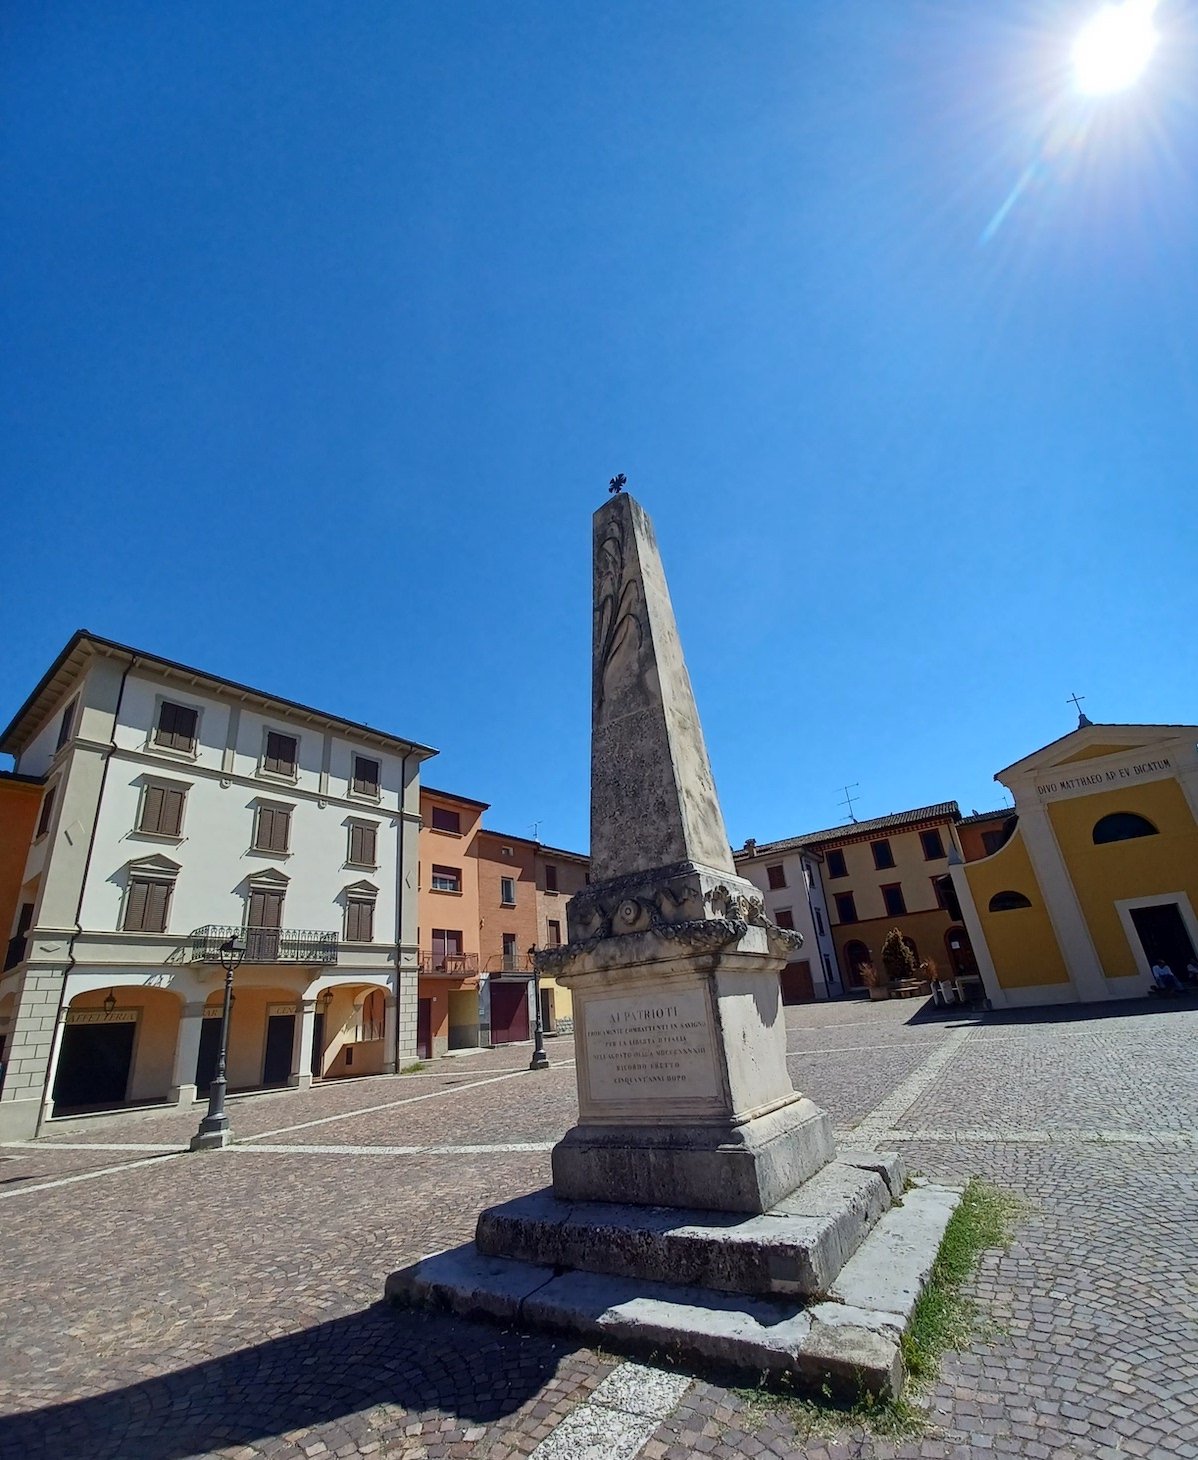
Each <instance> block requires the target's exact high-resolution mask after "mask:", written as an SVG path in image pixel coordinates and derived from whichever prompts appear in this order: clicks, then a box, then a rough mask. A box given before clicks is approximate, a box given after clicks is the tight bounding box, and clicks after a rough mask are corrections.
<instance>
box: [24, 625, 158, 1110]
mask: <svg viewBox="0 0 1198 1460" xmlns="http://www.w3.org/2000/svg"><path fill="white" fill-rule="evenodd" d="M136 663H137V655H136V654H135V655H134V656H133V658H132V659H130V660H129V662H128V664H126V665H125V670H124V673H123V674H122V675H121V687H120V689H119V690H117V694H116V709H115V710H114V711H113V712H112V745H111V746H110V747H109V750H108V752H107V754H106V755H105V756H104V769H103V770H102V771H101V772H100V794H99V796H97V797H96V814H95V817H94V818H93V820H92V829H91V835H90V836H89V837H88V839H87V856H86V857H85V858H84V861H83V877H82V879H81V880H80V883H79V901H78V903H76V905H75V931H74V932H73V933H72V934H71V941H70V943H69V944H68V945H67V966H66V968H65V970H64V971H63V975H62V991H61V992H60V993H59V995H58V1010H57V1012H56V1013H55V1015H54V1036H53V1039H52V1041H51V1044H50V1058H49V1059H48V1060H47V1062H46V1079H45V1083H44V1084H43V1085H42V1098H41V1102H40V1104H39V1106H38V1112H37V1129H36V1130H35V1131H34V1136H35V1137H36V1136H40V1135H41V1133H42V1125H43V1124H44V1123H45V1119H46V1107H47V1105H48V1104H49V1102H50V1094H51V1092H50V1089H49V1085H50V1071H51V1070H53V1069H54V1068H55V1066H56V1065H57V1063H58V1059H57V1056H58V1046H59V1042H60V1041H61V1039H62V1010H63V1005H64V1004H65V1003H66V997H67V982H68V980H69V979H70V977H71V970H72V969H73V968H74V967H75V939H76V938H77V937H78V936H79V934H80V932H81V931H82V924H81V922H80V919H81V918H82V916H83V895H84V893H85V892H86V891H87V876H88V873H89V872H90V871H91V865H92V849H93V848H94V847H95V845H96V828H97V827H98V826H99V824H100V807H101V806H103V804H104V787H105V786H106V785H107V783H108V767H109V765H110V764H111V763H112V753H113V751H114V750H115V749H116V727H117V726H118V725H119V724H120V723H121V703H122V701H123V700H124V698H125V681H126V680H127V679H128V678H129V673H130V671H131V670H132V669H133V667H134V665H135V664H136ZM79 717H80V719H82V718H83V712H82V707H80V716H79Z"/></svg>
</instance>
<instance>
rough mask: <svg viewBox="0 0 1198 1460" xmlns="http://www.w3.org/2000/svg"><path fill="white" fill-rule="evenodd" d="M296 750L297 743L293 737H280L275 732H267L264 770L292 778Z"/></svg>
mask: <svg viewBox="0 0 1198 1460" xmlns="http://www.w3.org/2000/svg"><path fill="white" fill-rule="evenodd" d="M298 748H299V746H298V742H297V741H296V740H295V738H294V737H293V736H291V735H281V734H280V733H279V732H278V731H277V730H268V731H267V733H266V758H265V762H264V766H265V769H266V770H268V771H274V772H275V774H276V775H280V776H293V775H294V774H295V756H296V751H297V750H298Z"/></svg>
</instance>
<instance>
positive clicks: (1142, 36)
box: [1073, 0, 1160, 96]
mask: <svg viewBox="0 0 1198 1460" xmlns="http://www.w3.org/2000/svg"><path fill="white" fill-rule="evenodd" d="M1156 7H1157V0H1122V3H1120V4H1111V5H1104V6H1103V7H1102V9H1101V10H1099V12H1098V13H1097V14H1096V15H1095V16H1094V17H1093V19H1092V20H1091V21H1090V22H1089V24H1088V25H1087V26H1086V27H1085V29H1084V30H1083V31H1082V33H1081V35H1079V36H1078V38H1077V40H1076V42H1075V43H1074V47H1073V81H1074V85H1075V86H1076V87H1077V89H1078V91H1080V92H1082V93H1083V94H1085V95H1087V96H1103V95H1105V94H1107V93H1108V92H1112V91H1122V90H1123V89H1124V88H1125V87H1128V86H1131V85H1132V83H1133V82H1135V81H1138V80H1139V79H1140V77H1141V76H1142V75H1143V74H1144V71H1145V69H1146V67H1147V65H1148V62H1149V61H1150V60H1151V59H1152V53H1153V51H1155V50H1156V46H1157V42H1158V41H1159V40H1160V36H1159V34H1158V33H1157V30H1156V27H1155V26H1154V25H1153V23H1152V18H1153V13H1154V12H1155V10H1156Z"/></svg>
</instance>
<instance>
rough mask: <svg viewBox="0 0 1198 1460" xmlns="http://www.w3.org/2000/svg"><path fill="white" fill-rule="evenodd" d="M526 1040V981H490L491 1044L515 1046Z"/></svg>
mask: <svg viewBox="0 0 1198 1460" xmlns="http://www.w3.org/2000/svg"><path fill="white" fill-rule="evenodd" d="M527 1038H528V981H527V979H523V978H522V979H520V980H519V981H518V982H513V983H496V982H495V981H494V980H492V981H491V1043H492V1044H516V1043H518V1042H519V1041H520V1040H522V1039H527Z"/></svg>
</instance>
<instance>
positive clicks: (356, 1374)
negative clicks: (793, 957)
mask: <svg viewBox="0 0 1198 1460" xmlns="http://www.w3.org/2000/svg"><path fill="white" fill-rule="evenodd" d="M788 1020H789V1025H790V1027H789V1049H790V1051H791V1053H790V1066H791V1071H792V1074H793V1075H794V1077H795V1081H796V1084H797V1085H799V1087H800V1088H802V1089H804V1090H806V1091H807V1092H808V1093H809V1094H811V1095H812V1096H813V1097H814V1098H815V1099H816V1100H818V1101H820V1102H821V1103H823V1104H825V1105H826V1106H827V1107H828V1109H829V1110H830V1111H831V1112H832V1115H833V1117H834V1119H835V1121H836V1124H837V1127H838V1129H840V1130H841V1131H844V1132H848V1131H850V1130H852V1129H853V1128H854V1127H855V1126H858V1125H861V1130H862V1132H863V1133H865V1134H867V1135H868V1136H869V1137H870V1138H871V1139H874V1140H876V1141H877V1142H878V1143H879V1144H881V1145H887V1144H899V1145H901V1148H902V1149H903V1150H904V1152H905V1154H906V1156H907V1158H908V1161H909V1162H910V1164H911V1165H912V1166H913V1167H915V1168H916V1169H919V1170H922V1171H924V1172H926V1173H927V1174H928V1175H930V1176H933V1177H937V1178H944V1179H953V1180H961V1179H964V1178H966V1177H968V1176H969V1175H972V1174H975V1173H976V1174H981V1175H984V1176H986V1177H987V1178H988V1179H990V1180H992V1181H994V1182H996V1183H998V1184H999V1185H1001V1186H1003V1187H1005V1188H1007V1189H1009V1190H1012V1191H1014V1192H1017V1193H1019V1194H1021V1195H1022V1196H1024V1197H1025V1198H1026V1200H1027V1202H1028V1209H1027V1212H1026V1215H1025V1216H1024V1218H1023V1219H1022V1221H1021V1222H1020V1225H1019V1229H1018V1233H1017V1238H1016V1242H1015V1244H1014V1245H1013V1247H1012V1248H1011V1249H1010V1251H1008V1252H991V1253H988V1254H986V1255H985V1257H984V1259H983V1262H982V1265H981V1268H980V1270H979V1273H978V1276H977V1279H976V1281H975V1283H974V1284H973V1295H974V1296H975V1298H976V1299H977V1301H978V1303H979V1304H980V1308H981V1311H982V1314H983V1316H984V1318H985V1319H986V1320H987V1322H988V1323H989V1324H990V1325H991V1328H990V1330H989V1332H988V1333H987V1334H986V1335H985V1336H984V1337H980V1338H979V1339H978V1340H977V1341H976V1342H975V1343H974V1344H972V1345H971V1347H970V1348H969V1349H968V1350H967V1351H966V1352H963V1353H959V1354H951V1355H949V1356H947V1358H946V1360H945V1363H944V1366H943V1372H942V1375H941V1378H940V1380H939V1382H938V1383H937V1384H936V1385H935V1386H934V1387H933V1388H932V1390H931V1391H930V1393H929V1394H928V1395H927V1396H926V1402H927V1404H928V1420H929V1426H928V1429H927V1432H926V1433H925V1434H923V1435H920V1436H917V1437H914V1438H912V1439H908V1440H902V1441H898V1440H881V1439H876V1438H873V1437H870V1436H868V1435H866V1434H864V1433H863V1432H858V1431H853V1430H847V1431H845V1432H843V1433H840V1434H836V1435H834V1436H831V1437H827V1436H823V1435H820V1436H810V1435H808V1436H806V1437H804V1436H803V1434H802V1433H801V1432H800V1431H799V1430H797V1429H796V1416H795V1415H794V1414H792V1413H791V1412H789V1411H788V1409H787V1406H786V1405H785V1404H784V1403H778V1402H774V1401H771V1400H763V1398H762V1397H761V1396H755V1395H750V1394H746V1393H744V1392H742V1391H734V1390H728V1389H724V1388H722V1387H720V1386H719V1385H717V1384H714V1383H712V1382H707V1381H703V1380H700V1381H697V1382H696V1383H694V1384H693V1385H692V1386H691V1387H690V1389H689V1390H688V1391H687V1392H686V1393H685V1394H684V1395H683V1397H682V1399H681V1401H680V1402H679V1403H678V1404H677V1407H676V1408H675V1409H674V1410H673V1412H672V1413H671V1414H669V1415H668V1417H667V1418H665V1419H663V1420H661V1421H660V1423H658V1422H657V1421H656V1420H654V1419H652V1418H651V1419H649V1420H648V1421H644V1420H642V1421H641V1424H642V1430H641V1431H640V1432H639V1438H636V1439H635V1440H634V1442H633V1445H634V1448H633V1449H632V1450H630V1449H628V1448H627V1446H625V1448H624V1449H620V1448H619V1446H613V1444H612V1443H611V1441H610V1438H609V1439H608V1440H607V1441H604V1439H603V1437H602V1434H600V1433H599V1432H598V1431H596V1432H595V1433H596V1434H599V1438H598V1439H597V1440H596V1442H595V1443H596V1445H597V1448H596V1449H594V1450H593V1451H587V1450H585V1447H584V1448H579V1449H577V1450H575V1448H573V1447H574V1446H575V1441H574V1440H572V1439H569V1438H568V1436H570V1435H573V1434H577V1435H581V1436H584V1437H585V1436H587V1435H589V1434H591V1433H592V1431H591V1430H590V1429H588V1423H589V1420H587V1422H583V1423H579V1420H580V1417H581V1418H582V1419H584V1420H585V1419H586V1417H587V1416H593V1415H600V1416H602V1415H603V1414H604V1413H610V1412H611V1411H605V1410H604V1409H603V1408H602V1403H603V1394H604V1388H606V1387H607V1386H604V1388H601V1389H600V1390H599V1393H598V1395H596V1397H595V1399H594V1400H592V1399H591V1396H592V1395H593V1394H594V1393H595V1390H596V1387H597V1386H599V1385H600V1384H601V1382H602V1381H603V1380H604V1379H605V1377H606V1376H607V1375H608V1374H609V1373H611V1372H612V1371H613V1369H615V1371H616V1373H617V1374H618V1372H619V1369H618V1363H619V1361H618V1360H617V1359H615V1358H614V1357H613V1356H611V1355H603V1354H598V1353H594V1352H590V1351H588V1350H585V1349H578V1348H576V1347H574V1346H572V1345H571V1344H570V1343H568V1342H565V1341H554V1340H550V1339H548V1338H545V1337H543V1336H541V1337H538V1336H529V1335H522V1334H519V1333H514V1332H509V1331H504V1330H501V1329H499V1328H497V1327H492V1326H486V1325H478V1324H468V1323H460V1322H457V1321H453V1320H450V1319H447V1318H444V1317H439V1316H429V1315H419V1314H413V1313H409V1312H405V1311H403V1310H397V1309H391V1308H389V1307H387V1306H385V1305H384V1304H382V1303H381V1302H380V1301H379V1295H380V1294H381V1292H382V1284H383V1280H384V1278H385V1277H386V1275H387V1273H388V1272H390V1271H391V1270H392V1269H394V1268H396V1267H398V1266H401V1265H403V1264H404V1263H407V1262H410V1261H412V1260H414V1259H415V1258H417V1257H419V1256H421V1255H423V1254H424V1253H427V1252H431V1251H435V1250H437V1249H439V1248H442V1247H445V1246H450V1245H453V1244H455V1243H458V1242H464V1241H467V1240H469V1238H470V1236H471V1233H472V1230H473V1224H474V1219H475V1216H476V1214H477V1212H478V1210H479V1208H480V1207H481V1206H483V1205H486V1204H488V1203H490V1202H494V1201H497V1200H503V1199H505V1198H506V1197H509V1196H513V1195H516V1194H518V1193H520V1192H523V1191H527V1190H530V1189H532V1188H535V1187H538V1186H542V1185H545V1184H546V1183H547V1182H548V1179H549V1156H548V1149H547V1146H548V1143H549V1142H551V1141H552V1140H554V1139H555V1138H556V1137H557V1136H558V1135H560V1134H561V1132H562V1131H563V1130H564V1129H565V1128H566V1126H567V1125H569V1123H570V1122H571V1120H572V1118H573V1115H574V1074H573V1070H572V1068H571V1067H570V1065H569V1063H568V1060H569V1058H570V1053H571V1052H570V1049H569V1047H568V1046H567V1045H564V1044H563V1043H562V1042H560V1041H557V1042H555V1043H554V1044H553V1045H552V1046H551V1048H550V1056H551V1058H553V1059H554V1060H555V1062H556V1063H555V1066H554V1068H553V1069H552V1070H551V1071H550V1072H548V1073H547V1074H542V1075H532V1074H528V1073H527V1072H526V1071H525V1069H524V1066H525V1064H526V1063H527V1058H528V1047H527V1046H522V1047H512V1048H509V1049H501V1050H494V1051H488V1052H480V1053H479V1054H477V1055H471V1056H468V1057H465V1058H462V1059H453V1060H444V1061H438V1062H435V1063H434V1064H432V1065H430V1066H429V1067H427V1068H426V1069H425V1070H424V1071H422V1072H420V1073H418V1074H411V1075H405V1076H395V1077H391V1078H378V1079H372V1080H360V1081H353V1082H342V1083H340V1084H338V1085H335V1086H334V1085H329V1086H324V1087H321V1088H318V1089H314V1090H312V1091H310V1092H302V1093H292V1094H287V1095H267V1094H264V1095H259V1096H251V1097H246V1098H244V1099H241V1100H238V1101H235V1102H234V1103H233V1106H232V1114H233V1120H234V1124H235V1129H236V1130H237V1133H238V1136H239V1137H242V1138H248V1139H245V1142H244V1144H243V1145H240V1146H238V1147H236V1148H234V1149H231V1150H229V1151H226V1152H223V1153H219V1154H213V1155H206V1156H190V1155H178V1154H175V1153H176V1152H177V1151H178V1149H179V1147H180V1146H181V1145H183V1144H184V1143H185V1142H186V1140H187V1138H188V1137H189V1136H190V1134H191V1133H192V1131H193V1130H194V1128H195V1123H196V1115H197V1113H196V1112H187V1113H185V1114H182V1115H180V1114H176V1113H168V1114H162V1113H161V1112H153V1113H147V1114H144V1115H141V1114H139V1115H138V1116H137V1117H136V1118H129V1117H122V1118H120V1119H118V1120H111V1121H106V1122H102V1123H99V1124H97V1123H94V1122H93V1123H91V1124H78V1123H76V1124H71V1123H68V1124H67V1125H64V1126H59V1125H55V1126H54V1127H52V1133H51V1135H50V1136H49V1137H48V1138H47V1139H44V1140H42V1141H39V1142H37V1143H36V1144H32V1145H27V1146H19V1147H12V1146H10V1147H5V1148H2V1149H0V1158H2V1159H0V1215H2V1217H3V1223H4V1225H3V1231H4V1234H5V1235H4V1241H3V1243H2V1244H0V1282H2V1283H3V1291H4V1293H5V1302H4V1320H5V1321H4V1324H3V1327H2V1328H0V1346H2V1352H3V1362H0V1460H17V1457H21V1460H24V1457H27V1456H28V1457H39V1460H41V1457H45V1460H51V1457H53V1460H74V1457H80V1460H83V1457H88V1460H92V1457H96V1460H107V1457H112V1460H197V1457H208V1456H212V1455H221V1456H225V1457H233V1460H259V1457H268V1456H269V1457H278V1460H298V1457H311V1460H315V1457H326V1456H328V1457H331V1456H339V1457H340V1456H344V1457H349V1456H366V1455H369V1456H376V1457H379V1460H396V1457H405V1460H419V1457H428V1460H439V1457H443V1456H444V1457H459V1456H460V1457H467V1456H468V1457H472V1460H473V1457H477V1460H511V1457H516V1456H524V1455H528V1454H530V1453H532V1452H533V1451H535V1450H536V1449H537V1447H538V1446H539V1445H541V1444H542V1443H543V1442H544V1446H545V1448H544V1450H543V1453H542V1455H541V1456H539V1457H537V1460H550V1457H553V1460H561V1457H563V1456H564V1457H567V1460H569V1457H570V1456H571V1455H572V1454H573V1453H577V1454H578V1455H580V1456H581V1455H583V1454H584V1453H585V1454H590V1453H593V1454H595V1455H602V1456H604V1457H605V1460H617V1457H618V1456H621V1455H631V1454H632V1453H634V1450H635V1447H636V1446H642V1448H641V1449H640V1451H639V1453H640V1454H642V1455H643V1456H645V1457H647V1460H683V1457H690V1456H694V1455H712V1456H716V1457H719V1460H731V1457H741V1456H767V1457H768V1456H780V1457H783V1456H799V1455H802V1456H811V1457H818V1460H842V1457H849V1456H861V1457H865V1460H870V1457H875V1456H877V1457H885V1456H897V1455H911V1456H926V1457H966V1456H975V1455H977V1456H981V1455H1017V1456H1025V1457H1028V1460H1065V1457H1074V1456H1090V1455H1095V1456H1099V1457H1102V1460H1123V1457H1126V1456H1149V1457H1155V1456H1198V1399H1196V1396H1198V1240H1196V1235H1195V1234H1196V1230H1198V1175H1196V1172H1198V1142H1196V1141H1195V1132H1196V1131H1198V1061H1195V1058H1194V1050H1195V1047H1196V1044H1198V1009H1195V1008H1193V1007H1186V1006H1184V1005H1181V1004H1175V1005H1170V1006H1161V1005H1157V1004H1153V1005H1151V1006H1147V1007H1145V1008H1144V1009H1140V1008H1136V1009H1131V1008H1129V1007H1127V1006H1124V1007H1123V1008H1121V1009H1120V1010H1119V1012H1118V1013H1117V1014H1116V1015H1114V1016H1107V1017H1097V1016H1090V1015H1084V1016H1080V1017H1079V1015H1078V1014H1076V1013H1070V1014H1069V1015H1068V1016H1067V1017H1056V1016H1049V1015H1044V1014H1040V1015H1038V1016H1034V1017H1033V1016H1028V1017H1027V1018H1025V1019H1022V1020H1020V1019H1014V1018H1012V1017H1009V1016H1003V1017H1002V1018H1001V1019H1000V1018H998V1017H987V1018H984V1019H978V1018H974V1017H972V1016H968V1015H962V1016H961V1017H957V1018H953V1017H941V1018H930V1017H927V1016H925V1015H923V1014H922V1013H921V1012H920V1011H919V1010H918V1009H917V1008H916V1007H913V1006H912V1005H911V1004H909V1003H905V1004H898V1003H883V1004H874V1005H869V1004H863V1003H856V1002H854V1003H837V1004H831V1005H825V1006H818V1007H805V1008H801V1009H791V1010H789V1011H788ZM862 1122H864V1124H863V1125H862V1124H861V1123H862ZM114 1146H126V1147H129V1148H130V1149H113V1147H114ZM397 1148H398V1150H402V1151H403V1152H404V1153H403V1154H399V1153H397ZM413 1148H416V1149H413ZM513 1148H515V1149H513ZM613 1382H615V1381H614V1380H613ZM671 1402H672V1400H671ZM658 1413H661V1414H664V1413H665V1410H664V1409H663V1410H661V1411H659V1412H658ZM566 1415H571V1416H572V1419H571V1421H570V1424H569V1425H567V1426H566V1427H564V1428H563V1429H562V1431H561V1434H560V1437H559V1440H560V1442H559V1441H555V1439H554V1436H555V1435H557V1434H558V1430H557V1426H558V1425H559V1423H560V1422H561V1420H562V1419H563V1417H564V1416H566ZM646 1424H647V1425H649V1426H652V1425H654V1424H656V1426H657V1427H656V1429H655V1430H650V1429H646V1428H645V1427H644V1426H645V1425H646ZM571 1426H573V1428H571ZM577 1443H578V1444H579V1445H582V1444H583V1441H578V1442H577ZM555 1446H556V1448H554V1447H555Z"/></svg>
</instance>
